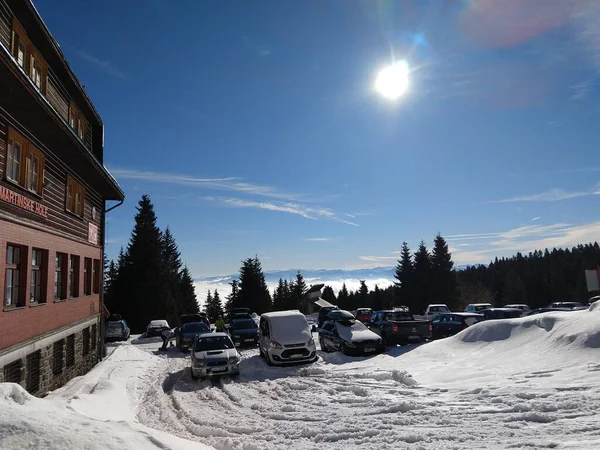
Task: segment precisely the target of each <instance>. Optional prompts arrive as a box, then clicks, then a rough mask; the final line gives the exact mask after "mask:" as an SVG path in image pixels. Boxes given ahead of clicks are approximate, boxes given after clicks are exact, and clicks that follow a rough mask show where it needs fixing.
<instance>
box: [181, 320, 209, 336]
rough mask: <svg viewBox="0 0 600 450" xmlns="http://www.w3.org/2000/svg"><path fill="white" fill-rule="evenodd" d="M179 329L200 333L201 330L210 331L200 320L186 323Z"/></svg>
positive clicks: (184, 331)
mask: <svg viewBox="0 0 600 450" xmlns="http://www.w3.org/2000/svg"><path fill="white" fill-rule="evenodd" d="M181 331H182V332H183V333H200V332H203V331H210V330H209V328H208V326H206V324H205V323H202V322H195V323H186V324H185V325H184V326H183V327H181Z"/></svg>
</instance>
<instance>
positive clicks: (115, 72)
mask: <svg viewBox="0 0 600 450" xmlns="http://www.w3.org/2000/svg"><path fill="white" fill-rule="evenodd" d="M77 56H79V57H80V58H81V59H83V60H84V61H86V62H87V63H88V64H90V65H92V66H94V67H96V68H97V69H100V70H101V71H102V72H104V73H105V74H107V75H110V76H112V77H115V78H120V79H121V80H125V81H131V79H132V78H131V76H130V75H129V74H127V73H125V72H123V71H122V70H121V69H119V68H118V67H116V66H115V65H114V64H113V63H111V62H110V61H103V60H101V59H98V58H96V57H95V56H92V55H90V54H89V53H86V52H84V51H83V50H78V51H77Z"/></svg>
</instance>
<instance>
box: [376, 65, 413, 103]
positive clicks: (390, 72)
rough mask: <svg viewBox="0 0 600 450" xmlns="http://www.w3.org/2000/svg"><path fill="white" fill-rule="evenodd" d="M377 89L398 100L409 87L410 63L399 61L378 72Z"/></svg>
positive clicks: (387, 96) (391, 98)
mask: <svg viewBox="0 0 600 450" xmlns="http://www.w3.org/2000/svg"><path fill="white" fill-rule="evenodd" d="M375 89H376V90H377V92H379V93H380V94H381V95H382V96H383V97H385V98H387V99H389V100H397V99H398V98H400V97H401V96H402V94H404V93H405V92H406V90H407V89H408V64H407V63H406V61H398V62H395V63H394V64H392V65H391V66H388V67H386V68H384V69H382V70H381V71H380V72H379V73H378V74H377V79H376V80H375Z"/></svg>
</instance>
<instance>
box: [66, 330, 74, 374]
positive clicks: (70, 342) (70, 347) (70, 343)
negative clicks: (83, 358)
mask: <svg viewBox="0 0 600 450" xmlns="http://www.w3.org/2000/svg"><path fill="white" fill-rule="evenodd" d="M66 359H67V361H66V363H67V367H71V366H74V365H75V335H74V334H70V335H69V336H67V358H66Z"/></svg>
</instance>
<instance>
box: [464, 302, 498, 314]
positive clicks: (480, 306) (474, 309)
mask: <svg viewBox="0 0 600 450" xmlns="http://www.w3.org/2000/svg"><path fill="white" fill-rule="evenodd" d="M488 308H492V304H491V303H471V304H470V305H467V307H466V308H465V312H470V313H478V312H480V311H483V310H484V309H488Z"/></svg>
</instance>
